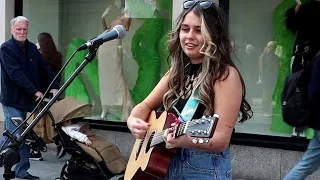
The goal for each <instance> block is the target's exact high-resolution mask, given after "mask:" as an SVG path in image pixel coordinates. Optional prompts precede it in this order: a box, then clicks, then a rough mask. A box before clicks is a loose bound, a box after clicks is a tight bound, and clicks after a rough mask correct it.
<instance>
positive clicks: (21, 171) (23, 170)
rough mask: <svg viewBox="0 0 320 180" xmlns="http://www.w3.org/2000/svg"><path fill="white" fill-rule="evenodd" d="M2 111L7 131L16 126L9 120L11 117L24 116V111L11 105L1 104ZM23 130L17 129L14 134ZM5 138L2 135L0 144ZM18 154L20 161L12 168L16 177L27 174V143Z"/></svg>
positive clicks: (28, 153)
mask: <svg viewBox="0 0 320 180" xmlns="http://www.w3.org/2000/svg"><path fill="white" fill-rule="evenodd" d="M2 109H3V113H4V123H5V128H6V130H8V131H9V132H12V131H13V130H14V129H15V128H16V126H15V125H14V124H13V123H12V122H11V118H12V117H21V118H22V119H25V118H26V114H27V112H26V111H23V110H19V109H16V108H13V107H9V106H4V105H2ZM22 132H23V130H22V129H19V130H18V131H17V132H16V133H15V134H17V133H18V134H21V133H22ZM5 140H6V137H2V139H1V142H0V144H1V145H2V143H4V142H5ZM18 153H19V154H20V162H19V163H18V164H17V165H16V167H15V168H14V171H15V175H16V177H24V176H26V175H28V172H27V171H28V169H29V168H30V162H29V157H30V147H29V146H27V145H23V146H21V148H20V149H19V152H18Z"/></svg>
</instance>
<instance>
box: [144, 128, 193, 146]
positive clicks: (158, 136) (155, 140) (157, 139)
mask: <svg viewBox="0 0 320 180" xmlns="http://www.w3.org/2000/svg"><path fill="white" fill-rule="evenodd" d="M186 124H187V123H179V124H178V127H177V129H176V130H175V133H174V136H175V137H178V136H182V135H184V134H185V133H184V130H185V128H187V127H186ZM163 135H164V131H161V132H158V133H155V134H154V135H153V136H152V138H151V139H152V140H151V144H150V146H151V147H153V146H155V145H157V144H160V143H162V142H164V139H163Z"/></svg>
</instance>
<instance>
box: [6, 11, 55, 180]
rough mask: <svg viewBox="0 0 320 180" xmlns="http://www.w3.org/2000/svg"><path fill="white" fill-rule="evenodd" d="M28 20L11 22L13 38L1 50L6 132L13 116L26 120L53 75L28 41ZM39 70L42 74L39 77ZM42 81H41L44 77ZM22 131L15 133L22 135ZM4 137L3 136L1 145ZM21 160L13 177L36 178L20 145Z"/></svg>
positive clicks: (27, 152)
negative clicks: (31, 172)
mask: <svg viewBox="0 0 320 180" xmlns="http://www.w3.org/2000/svg"><path fill="white" fill-rule="evenodd" d="M28 27H29V21H28V19H27V18H25V17H23V16H18V17H16V18H13V19H12V20H11V34H12V37H11V39H9V40H8V41H6V42H4V43H3V44H2V45H1V48H0V64H1V96H0V102H1V104H2V109H3V113H4V120H5V129H6V130H8V131H9V132H12V131H13V130H14V129H15V128H16V126H15V125H14V124H13V123H12V121H11V118H12V117H20V118H22V119H25V118H26V113H27V112H28V111H29V112H30V111H32V110H33V108H34V104H35V102H36V101H38V100H39V99H41V97H42V96H43V94H42V92H41V87H42V85H43V84H46V83H47V82H51V81H52V80H53V78H54V72H53V70H52V69H51V67H50V66H49V65H48V62H47V61H46V60H45V59H44V58H43V56H42V55H41V54H40V52H39V51H38V49H37V47H36V45H35V44H33V43H32V42H30V41H28V39H27V35H28ZM41 70H43V72H45V73H44V74H40V72H41ZM41 76H43V77H45V78H43V77H41ZM52 88H53V89H51V91H50V92H51V93H52V94H55V93H57V88H58V84H57V83H56V82H55V83H54V84H53V87H52ZM21 133H22V129H20V130H18V131H17V132H16V134H21ZM5 139H6V137H2V140H1V144H3V143H4V142H5ZM18 153H19V154H20V161H19V163H18V164H17V165H16V166H15V169H14V170H15V175H16V177H17V178H22V179H39V177H37V176H32V175H31V174H29V173H28V169H29V168H30V162H29V156H30V147H29V146H27V145H25V144H24V145H22V146H21V147H20V148H19V151H18Z"/></svg>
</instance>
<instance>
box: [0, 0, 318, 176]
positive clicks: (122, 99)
mask: <svg viewBox="0 0 320 180" xmlns="http://www.w3.org/2000/svg"><path fill="white" fill-rule="evenodd" d="M182 3H183V0H157V1H156V0H141V1H135V0H125V1H124V0H123V1H121V0H93V1H80V0H23V1H22V0H15V1H13V0H2V1H1V3H0V14H1V16H0V17H1V18H0V23H1V24H2V25H3V26H2V27H1V28H0V43H2V42H4V41H5V40H7V39H8V38H10V23H9V21H10V19H12V18H13V17H14V16H17V15H24V16H26V17H27V18H28V19H29V20H30V27H29V40H30V41H32V42H34V43H36V42H37V36H38V34H40V33H42V32H48V33H50V34H51V35H52V37H53V39H54V41H55V44H56V46H57V48H58V50H59V51H60V52H61V53H62V55H63V57H64V60H65V61H66V60H67V59H68V58H69V57H70V55H71V54H72V53H73V52H74V51H75V49H76V48H77V47H78V46H79V45H81V44H82V43H84V42H86V41H87V40H89V39H91V38H93V37H95V36H97V35H98V34H100V33H101V32H103V31H105V30H106V28H105V26H104V23H105V24H106V27H110V26H111V24H112V23H114V22H119V21H121V22H124V21H125V20H126V19H129V20H130V23H129V24H125V25H124V26H126V25H128V28H127V31H126V36H125V37H124V38H123V39H122V40H115V41H110V42H107V43H105V44H104V45H103V46H101V47H100V48H99V50H98V53H97V56H96V58H95V60H94V61H93V62H91V63H90V64H89V65H88V66H87V67H86V68H85V69H84V70H83V72H82V73H81V74H80V75H79V76H78V77H77V78H76V79H75V81H74V82H73V83H72V84H71V85H70V86H69V87H68V89H67V90H66V92H65V96H73V97H75V98H77V99H78V100H80V101H83V102H87V103H92V104H93V113H92V116H91V117H89V119H90V122H91V124H92V127H96V128H99V129H101V130H100V131H99V132H100V133H102V134H104V135H105V136H106V137H107V138H109V139H111V140H112V141H113V142H114V143H115V144H116V145H117V146H118V147H119V148H120V150H121V152H122V153H123V154H124V155H125V156H126V157H127V158H128V156H129V155H130V152H131V148H132V145H133V143H134V139H133V137H132V136H131V134H130V133H128V129H127V128H126V122H125V119H126V117H127V115H128V112H130V110H131V108H132V107H133V106H134V104H136V103H139V102H140V101H141V100H142V99H143V98H144V97H146V96H147V95H148V93H149V92H150V91H151V90H152V88H153V87H154V86H155V85H156V83H157V82H158V81H159V79H160V78H161V76H162V75H163V74H164V73H165V72H166V70H167V68H168V64H167V61H166V57H167V55H168V53H167V51H166V40H167V33H168V32H169V31H170V29H171V28H172V25H173V24H174V21H175V19H176V17H177V16H178V14H179V13H180V12H181V10H182ZM215 3H216V4H217V5H219V4H220V6H222V7H223V8H224V10H225V12H226V13H227V14H228V18H229V26H230V33H231V37H232V40H233V41H232V43H233V45H234V56H233V57H234V61H235V63H236V64H237V67H238V68H239V69H240V72H241V74H242V76H243V78H244V81H245V83H246V86H247V94H248V95H247V100H248V101H249V102H250V104H251V105H252V108H253V117H252V119H250V120H248V121H246V122H245V123H242V124H241V123H238V124H237V125H236V128H235V133H234V135H233V137H232V141H231V142H232V143H231V150H232V162H233V176H234V178H238V179H249V180H251V179H257V180H260V179H261V180H263V179H266V180H269V179H270V180H271V179H282V177H283V176H284V175H285V174H286V173H287V172H288V171H289V170H290V169H291V168H292V167H293V166H294V165H295V164H296V163H297V161H298V160H299V159H300V158H301V156H302V153H303V150H304V149H305V148H306V145H307V143H308V139H310V138H311V137H312V135H313V132H312V130H311V129H306V130H305V131H304V133H305V138H293V137H291V136H292V127H290V126H288V125H286V124H285V123H284V122H283V120H282V116H281V103H280V95H281V89H282V88H283V82H284V78H285V77H286V76H287V75H288V72H289V67H290V63H289V62H290V61H289V59H290V58H291V57H290V53H289V50H290V52H291V49H292V47H293V43H294V35H293V34H290V32H289V31H288V30H287V29H286V27H285V25H284V18H285V10H286V9H288V8H289V7H292V6H294V3H295V2H294V1H293V2H291V1H290V2H289V0H261V1H256V0H241V1H240V0H233V1H230V0H220V1H219V0H216V1H215ZM126 10H129V12H130V14H128V13H127V11H126ZM126 27H127V26H126ZM288 42H289V43H288ZM270 52H271V53H273V59H272V62H271V63H269V64H268V63H267V64H265V63H263V62H264V60H263V58H264V56H265V54H266V53H270ZM87 53H88V52H86V51H83V52H80V53H77V55H76V56H75V57H74V58H73V59H72V60H71V61H70V65H68V67H67V68H66V69H65V71H64V74H63V76H62V78H63V80H67V79H68V77H70V75H71V74H72V73H73V72H74V71H75V70H76V68H77V67H78V66H79V64H80V63H81V62H82V61H83V60H84V57H85V55H86V54H87ZM119 54H120V55H119ZM262 69H269V70H268V71H264V72H266V73H268V74H267V77H268V79H265V75H263V73H262V71H263V70H262ZM319 176H320V173H319V172H317V173H316V174H315V175H313V176H312V177H311V178H310V179H317V178H316V177H319Z"/></svg>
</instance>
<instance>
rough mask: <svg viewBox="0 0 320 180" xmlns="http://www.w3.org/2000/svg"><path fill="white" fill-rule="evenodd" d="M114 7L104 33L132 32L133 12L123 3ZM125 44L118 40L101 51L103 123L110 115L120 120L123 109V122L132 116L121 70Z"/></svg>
mask: <svg viewBox="0 0 320 180" xmlns="http://www.w3.org/2000/svg"><path fill="white" fill-rule="evenodd" d="M115 6H116V7H114V5H110V6H108V7H107V9H106V10H105V11H104V13H103V14H102V17H101V18H102V25H103V29H104V30H105V31H109V30H111V29H112V28H113V27H114V26H115V25H123V26H124V27H125V28H126V31H129V28H130V24H131V18H130V12H129V11H127V10H126V9H125V8H124V7H125V2H124V0H115ZM122 56H123V49H122V40H121V39H115V40H112V41H109V42H107V43H104V44H103V45H101V46H100V48H99V50H98V62H99V76H100V78H99V81H100V82H99V85H100V98H101V106H102V113H101V117H100V118H101V119H106V117H107V114H108V113H109V114H113V115H115V116H117V114H118V112H119V110H117V107H121V106H122V117H118V118H121V120H122V121H124V120H126V119H127V117H128V116H129V113H130V112H129V110H130V109H131V108H132V107H133V101H132V98H131V95H130V92H129V90H128V88H127V85H126V82H125V79H124V75H123V70H122V60H123V58H122Z"/></svg>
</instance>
